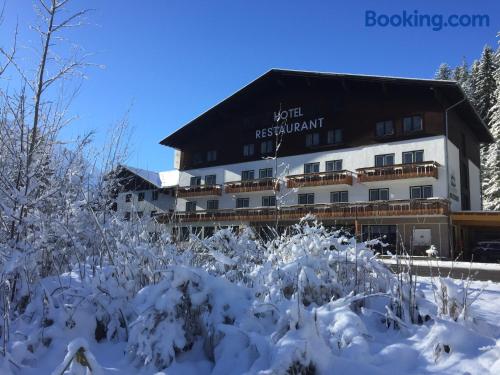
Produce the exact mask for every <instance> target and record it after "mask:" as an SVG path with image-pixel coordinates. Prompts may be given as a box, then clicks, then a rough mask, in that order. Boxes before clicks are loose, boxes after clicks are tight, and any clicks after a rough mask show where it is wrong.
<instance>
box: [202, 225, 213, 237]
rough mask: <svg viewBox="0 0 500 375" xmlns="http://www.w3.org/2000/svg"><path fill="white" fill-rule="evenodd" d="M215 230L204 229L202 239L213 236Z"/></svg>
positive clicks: (211, 228) (210, 228)
mask: <svg viewBox="0 0 500 375" xmlns="http://www.w3.org/2000/svg"><path fill="white" fill-rule="evenodd" d="M214 232H215V228H214V227H204V228H203V237H205V238H209V237H212V236H213V235H214Z"/></svg>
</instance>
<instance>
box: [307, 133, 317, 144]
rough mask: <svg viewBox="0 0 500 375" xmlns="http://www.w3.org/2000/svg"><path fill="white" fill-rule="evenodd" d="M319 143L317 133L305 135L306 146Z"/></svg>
mask: <svg viewBox="0 0 500 375" xmlns="http://www.w3.org/2000/svg"><path fill="white" fill-rule="evenodd" d="M317 145H319V133H311V134H307V135H306V146H307V147H311V146H317Z"/></svg>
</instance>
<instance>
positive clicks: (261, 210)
mask: <svg viewBox="0 0 500 375" xmlns="http://www.w3.org/2000/svg"><path fill="white" fill-rule="evenodd" d="M448 213H449V201H447V200H445V199H436V198H431V199H411V200H393V201H376V202H353V203H326V204H311V205H293V206H282V207H280V208H279V209H278V211H276V208H275V207H256V208H235V209H220V210H211V211H194V212H187V211H182V212H177V213H176V214H175V215H176V218H177V220H179V221H184V222H205V221H208V222H214V221H216V222H223V221H233V222H234V221H236V222H239V221H247V222H265V221H273V220H276V215H278V218H279V220H298V219H300V218H302V217H304V216H305V215H307V214H313V215H315V216H316V218H318V219H335V218H342V219H356V218H369V217H396V216H429V215H448Z"/></svg>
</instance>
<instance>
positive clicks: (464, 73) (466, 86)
mask: <svg viewBox="0 0 500 375" xmlns="http://www.w3.org/2000/svg"><path fill="white" fill-rule="evenodd" d="M453 79H454V80H455V81H457V82H458V83H459V84H460V86H462V89H463V90H464V92H465V94H466V95H467V97H468V98H469V99H471V97H472V84H471V74H470V72H469V65H468V64H467V61H466V60H465V59H463V60H462V64H460V65H459V66H457V67H456V68H455V69H454V70H453Z"/></svg>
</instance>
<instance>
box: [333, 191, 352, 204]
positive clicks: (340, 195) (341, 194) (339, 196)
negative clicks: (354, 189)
mask: <svg viewBox="0 0 500 375" xmlns="http://www.w3.org/2000/svg"><path fill="white" fill-rule="evenodd" d="M341 202H349V195H348V193H347V191H332V192H331V193H330V203H341Z"/></svg>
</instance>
